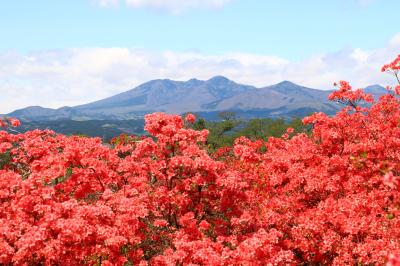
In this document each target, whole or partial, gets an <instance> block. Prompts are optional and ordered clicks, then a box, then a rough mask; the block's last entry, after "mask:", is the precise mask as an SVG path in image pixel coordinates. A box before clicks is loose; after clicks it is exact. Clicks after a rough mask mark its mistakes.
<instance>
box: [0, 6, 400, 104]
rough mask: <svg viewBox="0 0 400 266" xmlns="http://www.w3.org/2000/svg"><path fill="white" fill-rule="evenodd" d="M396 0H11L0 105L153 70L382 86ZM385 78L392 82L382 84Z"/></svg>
mask: <svg viewBox="0 0 400 266" xmlns="http://www.w3.org/2000/svg"><path fill="white" fill-rule="evenodd" d="M397 7H398V0H303V1H296V0H280V1H272V0H70V1H54V0H34V1H33V0H32V1H28V0H12V1H10V0H6V1H3V2H2V6H1V8H0V34H1V35H0V36H1V39H0V92H1V93H2V95H3V96H2V98H1V99H0V112H9V111H12V110H14V109H17V108H22V107H25V106H27V105H43V106H48V107H60V106H63V105H76V104H80V103H85V102H88V101H92V100H97V99H100V98H102V97H106V96H110V95H113V94H115V93H118V92H122V91H125V90H127V89H130V88H132V87H135V86H137V85H139V84H140V83H142V82H145V81H148V80H151V79H156V78H171V79H178V80H185V79H189V78H193V77H196V78H201V79H207V78H210V77H212V76H214V75H225V76H227V77H229V78H231V79H234V80H236V81H238V82H242V83H248V84H252V85H257V86H265V85H270V84H273V83H276V82H279V81H281V80H292V81H294V82H297V83H300V84H302V85H306V86H310V87H315V88H320V89H331V84H332V83H333V82H334V81H336V80H338V79H348V80H349V81H352V82H353V83H354V84H355V85H356V86H366V85H369V84H374V83H379V84H382V83H386V82H388V81H389V79H388V77H387V76H383V75H382V74H380V73H379V67H380V65H381V64H383V63H385V62H387V60H389V59H391V58H393V57H394V56H395V55H397V54H398V53H400V34H399V33H400V29H399V28H398V23H397V17H398V9H397ZM382 85H385V84H382Z"/></svg>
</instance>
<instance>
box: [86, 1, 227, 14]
mask: <svg viewBox="0 0 400 266" xmlns="http://www.w3.org/2000/svg"><path fill="white" fill-rule="evenodd" d="M92 1H93V2H94V3H96V4H98V5H99V6H101V7H110V6H112V7H115V6H118V5H119V4H120V3H121V2H122V3H124V4H125V5H126V6H128V7H131V8H151V9H159V10H166V11H169V12H172V13H181V12H183V11H185V10H188V9H198V8H212V9H214V8H221V7H223V6H225V5H227V4H229V3H230V2H231V1H232V0H121V1H120V0H92Z"/></svg>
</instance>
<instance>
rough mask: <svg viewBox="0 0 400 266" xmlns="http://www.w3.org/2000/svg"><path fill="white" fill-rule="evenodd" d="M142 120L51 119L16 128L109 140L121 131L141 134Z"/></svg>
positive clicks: (24, 124) (22, 130) (142, 131)
mask: <svg viewBox="0 0 400 266" xmlns="http://www.w3.org/2000/svg"><path fill="white" fill-rule="evenodd" d="M143 127H144V120H143V119H135V120H89V121H74V120H64V119H62V120H52V121H29V122H28V121H26V122H23V123H22V124H21V126H20V127H18V128H17V130H18V131H19V132H26V131H29V130H34V129H50V130H53V131H55V132H57V133H61V134H64V135H86V136H91V137H101V138H103V139H105V140H109V139H111V138H113V137H115V136H118V135H120V134H122V133H127V134H130V135H132V134H135V135H143V134H144V129H143Z"/></svg>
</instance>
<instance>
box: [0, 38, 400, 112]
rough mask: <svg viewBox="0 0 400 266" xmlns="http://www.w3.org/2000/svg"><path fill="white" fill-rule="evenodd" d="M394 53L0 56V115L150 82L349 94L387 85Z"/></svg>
mask: <svg viewBox="0 0 400 266" xmlns="http://www.w3.org/2000/svg"><path fill="white" fill-rule="evenodd" d="M399 51H400V34H398V35H396V36H394V37H393V38H392V40H391V41H390V42H389V43H388V44H387V45H386V46H385V47H383V48H380V49H376V50H369V51H365V50H362V49H359V48H355V49H353V48H344V49H342V50H340V51H337V52H335V53H327V54H318V55H314V56H312V57H310V58H308V59H306V60H302V61H297V62H292V61H289V60H286V59H284V58H280V57H277V56H269V55H259V54H249V53H226V54H221V55H207V54H202V53H199V52H172V51H161V52H154V51H149V50H145V49H128V48H82V49H67V50H53V51H38V52H32V53H29V54H21V53H18V52H15V51H14V52H13V51H10V52H3V53H0V95H1V96H0V113H7V112H10V111H13V110H15V109H18V108H23V107H26V106H29V105H41V106H45V107H61V106H65V105H69V106H73V105H77V104H82V103H87V102H90V101H94V100H98V99H101V98H104V97H107V96H111V95H114V94H116V93H119V92H123V91H126V90H128V89H131V88H134V87H136V86H138V85H140V84H141V83H143V82H146V81H149V80H152V79H156V78H170V79H175V80H188V79H191V78H198V79H209V78H211V77H213V76H215V75H225V76H227V77H228V78H231V79H233V80H235V81H237V82H239V83H244V84H251V85H256V86H259V87H261V86H267V85H271V84H274V83H277V82H280V81H282V80H290V81H293V82H295V83H298V84H301V85H305V86H309V87H313V88H319V89H332V83H333V82H334V81H338V80H342V79H343V80H348V81H350V82H351V83H352V84H354V85H355V87H364V86H367V85H371V84H382V85H387V84H390V83H391V82H392V78H391V77H390V76H389V75H387V74H384V73H381V72H380V67H381V66H382V65H383V64H385V63H387V62H389V61H391V60H392V59H393V58H394V57H395V56H396V55H397V54H398V53H399Z"/></svg>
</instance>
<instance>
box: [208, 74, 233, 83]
mask: <svg viewBox="0 0 400 266" xmlns="http://www.w3.org/2000/svg"><path fill="white" fill-rule="evenodd" d="M207 82H209V83H214V84H217V85H218V84H221V85H222V84H227V83H230V82H233V81H232V80H230V79H228V78H226V77H224V76H215V77H212V78H210V79H209V80H207Z"/></svg>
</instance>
